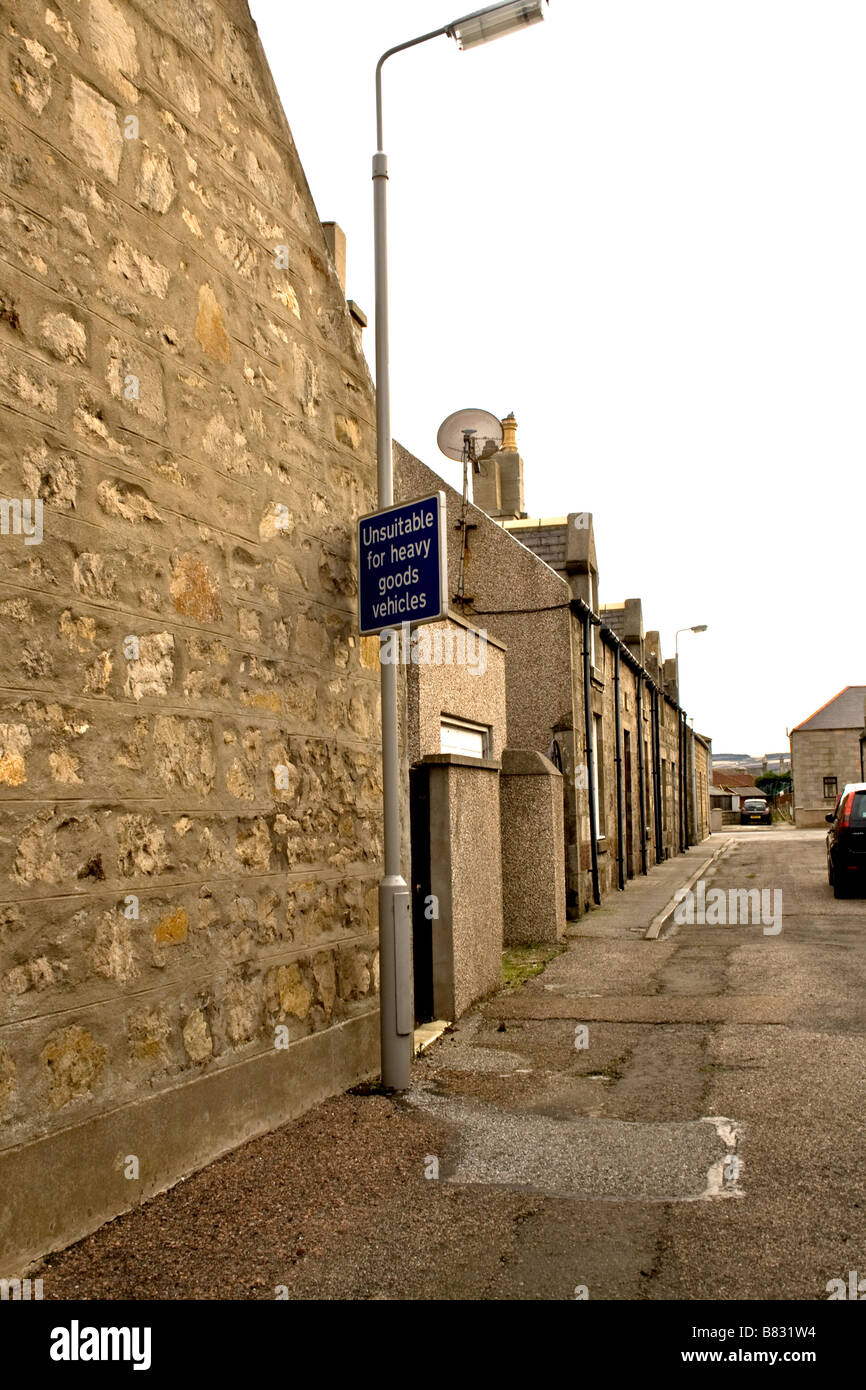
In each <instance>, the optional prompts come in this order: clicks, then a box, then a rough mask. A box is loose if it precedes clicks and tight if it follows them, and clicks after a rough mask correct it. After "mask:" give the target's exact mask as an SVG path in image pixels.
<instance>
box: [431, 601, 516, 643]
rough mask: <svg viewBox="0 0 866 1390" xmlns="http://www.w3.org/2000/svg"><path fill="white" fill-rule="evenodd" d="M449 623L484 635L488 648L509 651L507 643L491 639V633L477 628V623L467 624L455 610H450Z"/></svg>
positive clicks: (442, 619) (442, 620)
mask: <svg viewBox="0 0 866 1390" xmlns="http://www.w3.org/2000/svg"><path fill="white" fill-rule="evenodd" d="M439 621H440V622H445V621H446V619H445V618H440V619H439ZM447 621H448V622H450V623H456V624H457V626H458V627H465V629H466V631H467V632H477V633H479V634H481V633H484V640H485V641H486V643H487V645H488V647H498V648H499V650H500V651H501V652H507V651H508V643H507V642H501V641H500V640H499V638H498V637H491V635H490V633H489V632H488V631H487V629H486V628H480V627H477V626H476V625H475V623H469V622H467V621H466V619H465V618H464V617H463V614H462V613H457V612H456V611H455V610H454V609H453V608H449V609H448V615H447Z"/></svg>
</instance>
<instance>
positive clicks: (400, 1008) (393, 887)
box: [373, 0, 545, 1091]
mask: <svg viewBox="0 0 866 1390" xmlns="http://www.w3.org/2000/svg"><path fill="white" fill-rule="evenodd" d="M544 4H545V0H507V3H505V4H500V5H490V6H489V7H488V8H487V9H484V10H477V11H476V12H475V13H473V14H469V15H465V16H464V17H463V18H462V19H455V20H452V22H451V23H450V24H446V25H444V26H443V28H441V29H434V30H432V31H431V33H429V34H422V35H421V36H420V37H419V38H417V39H409V40H408V41H407V42H406V43H401V44H397V46H396V47H395V48H389V49H388V51H387V52H386V53H383V54H382V57H381V58H380V59H379V62H378V63H377V65H376V140H377V143H376V153H375V154H374V156H373V209H374V246H375V261H376V318H375V322H376V458H377V466H378V467H377V472H378V486H379V508H380V510H381V509H383V508H385V507H390V506H391V505H392V504H393V501H394V460H393V455H392V451H391V383H390V369H389V350H388V237H387V201H386V185H387V182H388V158H387V155H386V154H385V153H384V149H383V135H382V66H383V64H384V63H385V61H386V59H388V58H390V57H392V55H393V54H395V53H401V52H402V51H403V50H404V49H406V48H415V47H417V45H418V44H419V43H426V42H427V40H428V39H436V38H439V37H440V36H441V35H443V34H444V35H447V36H448V37H449V38H452V39H455V40H456V41H457V44H458V46H459V47H460V48H462V49H467V48H476V47H477V46H478V45H479V44H482V43H489V42H490V41H491V40H492V39H499V38H502V37H503V36H504V35H505V34H511V33H514V32H516V31H517V30H518V29H523V28H525V27H526V26H527V25H529V24H537V23H538V22H539V20H542V19H543V18H544ZM389 636H390V634H389V633H388V632H387V631H386V632H383V633H382V634H381V640H382V641H384V640H387V639H388V638H389ZM379 670H380V680H381V691H382V801H383V810H384V837H385V844H384V859H385V865H384V867H385V872H384V876H383V877H382V879H381V881H380V883H379V981H380V983H379V1011H380V1035H381V1043H382V1085H383V1086H385V1087H387V1088H388V1089H389V1090H394V1091H405V1090H406V1089H407V1088H408V1086H409V1084H410V1081H411V1067H412V1034H413V1028H414V1018H413V1016H412V1014H413V1011H412V980H411V940H412V936H411V932H412V918H411V911H412V909H411V899H410V895H409V889H408V886H407V884H406V880H405V878H404V877H403V875H402V873H401V866H400V763H399V752H398V725H397V665H396V663H395V662H383V661H382V660H381V651H380V661H379Z"/></svg>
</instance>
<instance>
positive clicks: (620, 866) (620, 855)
mask: <svg viewBox="0 0 866 1390" xmlns="http://www.w3.org/2000/svg"><path fill="white" fill-rule="evenodd" d="M619 695H620V691H619V647H618V646H616V647H614V649H613V703H614V708H615V710H616V868H617V877H618V880H619V888H620V892H622V891H623V889H624V888H625V845H624V844H623V828H622V715H621V712H620V707H619Z"/></svg>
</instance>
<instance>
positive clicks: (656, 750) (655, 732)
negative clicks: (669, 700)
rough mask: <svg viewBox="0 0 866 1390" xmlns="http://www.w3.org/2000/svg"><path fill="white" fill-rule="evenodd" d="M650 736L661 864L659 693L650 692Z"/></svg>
mask: <svg viewBox="0 0 866 1390" xmlns="http://www.w3.org/2000/svg"><path fill="white" fill-rule="evenodd" d="M652 736H653V740H652V741H653V820H654V822H655V833H656V863H657V864H661V863H662V861H663V859H664V857H665V851H664V826H663V824H662V796H663V794H664V793H663V790H662V751H661V730H660V729H659V692H658V691H657V690H655V689H654V690H653V692H652Z"/></svg>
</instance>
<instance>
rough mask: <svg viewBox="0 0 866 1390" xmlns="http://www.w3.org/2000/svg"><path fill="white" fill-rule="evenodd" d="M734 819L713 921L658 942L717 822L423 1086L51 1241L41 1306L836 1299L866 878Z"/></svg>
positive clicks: (471, 1026) (448, 1049)
mask: <svg viewBox="0 0 866 1390" xmlns="http://www.w3.org/2000/svg"><path fill="white" fill-rule="evenodd" d="M730 833H731V835H732V836H733V843H732V844H731V846H730V847H729V849H728V850H727V851H726V852H725V854H724V855H723V856H722V857H721V858H719V859H718V860H717V861H716V863H715V864H714V865H713V866H712V867H711V868H710V869H709V870H708V871H707V872H706V874H705V875H703V878H702V880H699V882H700V881H703V883H704V888H703V898H702V899H700V901H702V902H703V903H704V915H706V907H707V905H708V904H709V902H710V899H711V890H713V889H720V890H722V891H723V893H724V913H723V912H722V909H721V907H720V905H719V904H720V895H719V894H716V895H715V898H714V901H715V902H716V915H717V916H718V917H723V918H724V920H720V921H718V922H716V923H712V922H710V923H707V922H702V921H700V920H697V921H694V922H692V923H689V922H688V921H687V920H686V921H680V922H677V921H674V920H673V918H671V919H670V920H669V921H668V922H667V923H666V924H665V926H664V927H663V928H662V931H661V933H660V936H659V939H658V940H647V939H645V937H644V935H643V933H644V931H645V930H646V927H647V926H648V925H649V923H650V921H651V920H652V919H653V917H654V916H655V915H656V913H657V912H658V909H659V907H660V905H661V902H663V901H665V900H666V898H667V897H669V895H670V893H672V892H673V891H674V889H676V887H677V886H678V885H679V884H681V883H684V882H685V881H686V879H687V878H688V877H689V875H690V874H691V873H692V872H693V871H694V869H695V868H697V867H699V866H700V864H701V863H702V862H703V860H705V859H706V858H707V856H708V855H709V853H710V852H711V850H712V848H714V847H716V846H718V844H719V843H720V842H721V838H722V837H719V836H716V837H713V839H712V841H710V842H708V843H705V844H704V845H703V846H700V847H697V848H696V849H694V850H692V851H691V852H690V854H689V856H687V857H686V860H684V861H676V862H675V863H674V862H671V863H669V864H667V865H665V866H662V867H660V868H658V869H656V870H654V871H653V874H652V875H651V877H650V879H648V880H640V879H639V880H636V881H634V882H632V883H630V884H629V886H628V888H627V890H626V892H625V893H624V894H621V895H620V894H618V895H616V898H615V899H614V900H613V901H612V902H610V903H608V904H607V905H606V906H605V907H604V908H603V909H602V910H601V911H598V912H595V913H591V914H589V915H588V916H587V917H585V918H584V919H582V921H581V922H580V923H577V924H575V926H574V929H573V933H572V934H571V935H570V937H569V943H568V949H567V951H566V952H565V953H564V954H563V955H561V956H559V957H558V958H557V959H555V960H554V961H553V962H552V963H551V964H550V965H549V966H548V968H547V970H546V971H545V972H544V973H543V974H542V975H540V976H538V977H537V978H536V979H534V980H532V981H530V983H529V984H527V985H525V986H523V987H522V988H521V989H520V990H518V991H516V992H511V993H503V994H501V995H498V996H496V997H495V998H494V999H492V1000H489V1001H488V1002H487V1003H486V1004H485V1005H484V1006H483V1007H482V1008H481V1009H480V1010H478V1011H476V1012H475V1013H473V1014H472V1015H471V1016H469V1017H468V1018H467V1019H465V1020H463V1021H462V1022H461V1023H460V1024H459V1025H458V1027H457V1028H456V1029H455V1030H453V1032H452V1033H450V1034H449V1035H448V1036H446V1037H445V1038H443V1039H442V1040H441V1041H440V1042H439V1043H437V1044H435V1045H434V1046H433V1047H432V1048H431V1049H430V1051H429V1052H428V1053H425V1054H424V1056H423V1057H422V1058H421V1059H419V1061H418V1063H417V1064H416V1068H415V1083H414V1085H413V1089H412V1091H411V1092H410V1093H409V1094H408V1095H407V1096H406V1097H403V1098H399V1099H393V1098H390V1097H385V1096H381V1095H377V1094H357V1095H349V1096H345V1097H339V1098H337V1099H335V1100H333V1101H330V1102H328V1103H327V1104H326V1105H323V1106H320V1107H318V1108H317V1109H316V1110H314V1111H312V1112H310V1113H309V1114H308V1115H306V1116H304V1117H302V1118H301V1119H300V1120H298V1121H296V1122H294V1123H293V1124H290V1125H286V1126H284V1127H283V1128H282V1129H281V1130H278V1131H276V1132H275V1133H273V1134H271V1135H267V1136H264V1137H263V1138H262V1139H259V1140H255V1141H253V1142H252V1143H250V1144H247V1145H245V1146H244V1147H243V1148H242V1149H240V1150H237V1151H236V1152H235V1153H233V1154H229V1155H227V1156H226V1157H225V1158H223V1159H221V1160H219V1161H218V1162H217V1163H214V1164H212V1165H210V1167H209V1168H207V1169H206V1170H204V1171H203V1172H201V1173H198V1174H196V1175H194V1176H193V1177H191V1178H190V1179H188V1180H187V1181H186V1182H185V1183H181V1184H179V1185H178V1186H177V1187H175V1188H174V1189H172V1190H171V1191H170V1192H167V1193H165V1194H163V1195H162V1196H160V1197H158V1198H155V1199H154V1200H153V1201H151V1202H149V1203H148V1204H147V1205H146V1206H144V1207H142V1208H140V1209H139V1210H138V1211H135V1212H132V1213H130V1214H128V1215H127V1216H125V1217H122V1218H120V1219H118V1220H117V1221H114V1222H111V1223H110V1224H109V1225H108V1226H106V1227H104V1228H103V1229H102V1230H101V1231H99V1232H97V1233H96V1234H95V1235H94V1236H92V1237H90V1238H89V1239H88V1240H86V1241H82V1242H80V1243H79V1244H78V1245H77V1246H74V1247H72V1248H71V1249H70V1250H68V1251H65V1252H63V1253H62V1254H60V1255H57V1256H54V1257H52V1258H51V1259H50V1260H49V1261H48V1262H47V1263H46V1265H45V1266H44V1268H43V1269H42V1271H40V1272H41V1274H42V1277H43V1280H44V1290H45V1297H46V1298H58V1297H59V1298H62V1297H100V1298H130V1297H131V1298H190V1297H192V1298H225V1297H229V1298H263V1299H272V1298H274V1297H275V1296H277V1294H276V1292H275V1291H277V1290H279V1291H280V1293H281V1294H282V1295H283V1296H287V1297H289V1298H290V1299H315V1298H323V1297H324V1298H354V1299H389V1298H416V1299H443V1298H444V1299H454V1298H458V1299H545V1300H546V1299H573V1298H575V1296H579V1295H580V1292H581V1291H582V1290H585V1291H586V1294H587V1296H588V1297H589V1298H590V1299H622V1300H635V1299H641V1300H647V1299H649V1300H652V1299H659V1300H679V1299H697V1298H710V1299H717V1300H724V1299H731V1298H746V1299H756V1300H767V1299H769V1300H775V1299H783V1300H784V1299H795V1298H805V1299H821V1300H823V1299H826V1298H827V1297H828V1292H827V1284H828V1281H829V1280H831V1279H843V1280H845V1281H846V1282H847V1281H848V1279H849V1275H850V1272H851V1271H852V1270H853V1271H858V1273H859V1277H862V1278H864V1279H866V1144H864V1124H866V896H862V897H860V898H851V899H848V900H844V901H839V902H837V901H836V900H835V899H834V898H833V895H832V890H831V889H830V888H829V886H828V884H827V878H826V869H825V860H824V837H823V833H822V832H820V831H808V832H806V831H799V832H798V831H795V830H793V829H787V828H779V827H773V828H772V829H764V828H754V829H752V828H744V829H743V830H742V831H738V830H733V831H732V832H730ZM755 889H757V890H765V897H764V898H763V900H761V898H760V892H759V895H758V896H757V897H754V898H752V899H750V900H746V899H745V898H743V899H742V901H741V898H740V896H735V899H734V900H733V902H734V903H735V904H736V906H735V907H733V904H732V900H731V898H730V892H731V890H735V894H736V895H739V894H740V893H741V891H742V892H746V891H752V890H755ZM694 891H695V893H696V894H697V893H698V891H699V890H698V886H697V884H696V886H695V890H694ZM778 891H781V894H782V896H781V899H778V898H776V897H775V896H774V894H775V893H777V892H778ZM660 895H661V897H660ZM697 901H698V899H697V897H696V903H697ZM732 907H733V915H734V916H737V917H739V920H735V921H731V920H730V917H731V915H732ZM761 907H766V909H767V911H766V912H765V914H764V918H763V919H762V918H761V916H760V909H761ZM756 909H757V911H756ZM753 914H754V919H753ZM679 915H680V916H681V917H684V916H685V917H687V916H688V913H687V911H686V905H684V906H683V907H682V908H680V909H679ZM696 915H698V916H700V915H701V914H700V913H696ZM743 918H745V919H746V920H743ZM864 1288H866V1284H864Z"/></svg>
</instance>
